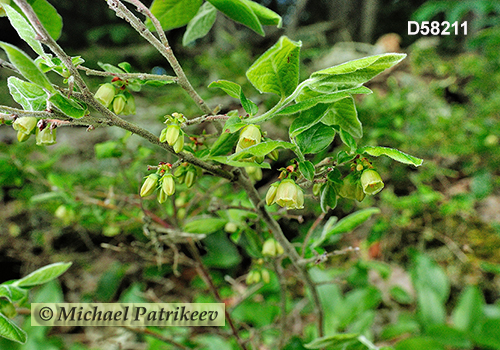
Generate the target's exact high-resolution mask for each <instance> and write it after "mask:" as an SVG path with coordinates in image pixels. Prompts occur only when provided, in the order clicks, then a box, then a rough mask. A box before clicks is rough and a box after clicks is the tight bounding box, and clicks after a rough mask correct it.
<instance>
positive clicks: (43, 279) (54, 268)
mask: <svg viewBox="0 0 500 350" xmlns="http://www.w3.org/2000/svg"><path fill="white" fill-rule="evenodd" d="M71 265H72V263H55V264H50V265H47V266H44V267H42V268H40V269H38V270H36V271H33V272H32V273H30V274H29V275H28V276H25V277H23V278H21V279H20V280H18V281H16V282H14V283H13V285H16V286H18V287H33V286H37V285H40V284H44V283H47V282H49V281H51V280H53V279H55V278H57V277H59V276H60V275H62V274H63V273H64V272H66V270H67V269H69V267H70V266H71Z"/></svg>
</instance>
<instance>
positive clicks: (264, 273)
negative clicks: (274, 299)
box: [260, 269, 271, 284]
mask: <svg viewBox="0 0 500 350" xmlns="http://www.w3.org/2000/svg"><path fill="white" fill-rule="evenodd" d="M260 274H261V275H262V282H264V283H266V284H267V283H269V282H270V281H271V275H269V271H267V269H262V271H260Z"/></svg>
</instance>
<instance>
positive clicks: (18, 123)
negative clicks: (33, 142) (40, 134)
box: [12, 117, 38, 138]
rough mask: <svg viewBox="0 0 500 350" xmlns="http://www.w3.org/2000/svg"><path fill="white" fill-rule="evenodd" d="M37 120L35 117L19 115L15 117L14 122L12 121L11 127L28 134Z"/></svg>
mask: <svg viewBox="0 0 500 350" xmlns="http://www.w3.org/2000/svg"><path fill="white" fill-rule="evenodd" d="M37 122H38V120H37V119H36V118H35V117H21V118H17V119H16V120H15V121H14V123H12V128H13V129H14V130H16V131H19V132H22V133H24V134H27V135H29V134H31V132H32V131H33V129H34V128H35V126H36V124H37ZM18 138H19V137H18Z"/></svg>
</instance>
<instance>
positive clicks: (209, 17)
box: [182, 2, 217, 46]
mask: <svg viewBox="0 0 500 350" xmlns="http://www.w3.org/2000/svg"><path fill="white" fill-rule="evenodd" d="M216 18H217V9H216V8H215V7H214V6H213V5H212V4H211V3H209V2H206V3H204V4H203V5H202V6H201V7H200V8H199V9H198V13H196V15H195V16H194V17H193V18H192V19H191V20H190V21H189V23H188V25H187V27H186V31H185V32H184V36H183V37H182V45H184V46H186V45H188V44H189V43H191V42H193V41H195V40H196V39H199V38H203V37H204V36H205V35H207V34H208V32H209V31H210V29H211V28H212V26H213V25H214V23H215V19H216Z"/></svg>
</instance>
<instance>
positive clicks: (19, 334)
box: [0, 312, 27, 344]
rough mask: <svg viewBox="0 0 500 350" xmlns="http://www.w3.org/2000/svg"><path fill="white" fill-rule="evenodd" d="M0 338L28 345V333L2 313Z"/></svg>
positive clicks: (0, 315) (0, 317)
mask: <svg viewBox="0 0 500 350" xmlns="http://www.w3.org/2000/svg"><path fill="white" fill-rule="evenodd" d="M0 337H3V338H6V339H9V340H12V341H15V342H17V343H21V344H24V343H26V339H27V336H26V332H25V331H23V330H22V329H21V328H19V326H18V325H16V324H15V323H14V322H12V321H11V320H9V319H8V318H7V317H6V316H5V315H4V314H2V313H1V312H0Z"/></svg>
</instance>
